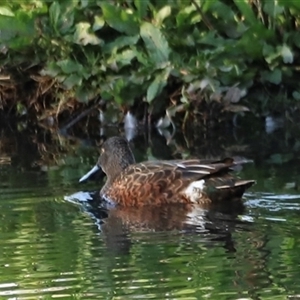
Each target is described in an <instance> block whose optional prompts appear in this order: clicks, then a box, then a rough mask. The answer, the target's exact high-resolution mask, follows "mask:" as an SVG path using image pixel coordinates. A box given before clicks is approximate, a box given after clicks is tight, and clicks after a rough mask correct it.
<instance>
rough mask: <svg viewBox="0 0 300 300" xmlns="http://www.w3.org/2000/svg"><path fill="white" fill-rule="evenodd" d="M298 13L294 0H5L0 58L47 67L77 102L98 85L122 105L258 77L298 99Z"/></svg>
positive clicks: (188, 98) (0, 13)
mask: <svg viewBox="0 0 300 300" xmlns="http://www.w3.org/2000/svg"><path fill="white" fill-rule="evenodd" d="M299 12H300V5H299V2H298V1H297V0H293V1H284V0H281V1H275V0H262V1H249V0H234V1H232V2H228V1H225V0H214V1H196V0H195V1H184V0H178V1H168V2H165V1H154V0H151V1H150V0H147V1H146V0H134V1H132V0H125V1H118V0H114V1H104V0H99V1H88V0H76V1H75V0H74V1H63V0H54V1H43V0H28V1H23V2H20V1H8V0H6V1H2V2H1V6H0V30H1V37H0V59H1V62H2V65H4V66H12V65H15V64H16V62H18V63H19V64H24V63H27V64H29V65H31V64H32V63H33V62H34V63H35V64H38V65H40V66H42V68H43V70H42V74H43V75H49V76H51V77H54V78H56V79H57V81H58V82H60V83H61V84H62V86H63V87H64V88H65V89H67V90H69V91H70V97H71V96H75V97H76V98H77V99H78V100H79V101H81V102H88V101H89V100H90V99H92V98H93V97H95V96H96V95H98V94H100V95H101V96H102V98H103V99H106V100H111V99H114V102H115V103H116V104H117V105H118V106H119V105H124V104H125V105H130V104H132V103H133V101H134V100H135V99H143V97H144V99H145V100H146V101H147V102H149V103H151V105H153V104H154V103H156V102H155V101H159V100H158V99H159V96H160V95H161V93H162V92H163V90H164V89H165V88H166V87H171V88H172V89H173V90H174V89H175V88H178V87H180V85H181V90H185V91H186V93H185V95H180V97H179V98H178V99H177V100H178V101H179V102H180V99H181V98H184V99H185V103H186V102H192V101H193V99H195V97H199V95H200V94H201V95H204V94H208V95H210V94H212V93H214V94H218V95H220V97H221V96H224V91H225V92H226V91H227V90H228V89H230V88H231V87H238V88H239V89H240V90H241V91H246V92H245V94H247V92H248V91H249V89H250V88H251V87H252V86H253V85H254V84H258V83H259V84H260V85H262V86H263V88H265V87H270V85H271V86H273V85H274V86H279V85H284V86H286V87H287V88H290V87H292V91H293V93H292V95H291V97H293V98H294V100H295V101H296V102H297V101H298V100H299V92H298V91H299V90H300V84H299V80H298V78H297V68H296V67H295V66H296V65H297V64H298V56H299V48H300V42H299V40H300V34H299V29H298V28H297V26H298V25H297V24H299V21H300V19H299V16H300V14H299ZM292 79H293V80H292ZM203 81H205V82H210V84H207V85H205V86H203ZM174 82H176V85H174ZM173 85H174V86H173ZM178 85H179V86H178ZM182 87H185V88H184V89H182ZM203 92H204V93H203ZM205 99H206V100H207V99H210V97H206V98H205ZM267 102H268V103H267V104H266V103H265V104H264V107H268V108H271V107H272V105H273V103H272V101H271V100H267ZM179 104H180V103H179ZM251 108H253V109H254V108H259V109H262V104H261V102H260V101H259V100H257V101H255V102H251Z"/></svg>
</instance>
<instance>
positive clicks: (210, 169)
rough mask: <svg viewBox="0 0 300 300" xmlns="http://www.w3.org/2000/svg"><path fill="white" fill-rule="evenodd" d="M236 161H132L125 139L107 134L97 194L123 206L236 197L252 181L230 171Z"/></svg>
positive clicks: (188, 202)
mask: <svg viewBox="0 0 300 300" xmlns="http://www.w3.org/2000/svg"><path fill="white" fill-rule="evenodd" d="M235 165H237V163H236V162H235V161H234V160H233V159H231V158H226V159H224V160H222V161H213V160H199V159H189V160H170V161H147V162H142V163H135V159H134V156H133V154H132V151H131V149H130V147H129V144H128V142H127V141H126V140H125V139H124V138H122V137H111V138H109V139H108V140H107V141H105V142H104V144H103V146H102V148H101V155H100V157H99V160H98V163H97V165H96V166H95V167H94V168H93V169H92V170H91V171H90V172H88V173H87V174H86V175H85V176H83V177H82V178H81V179H80V181H83V180H85V179H87V178H88V177H89V176H90V175H91V174H93V173H94V172H96V171H97V170H99V169H100V168H101V169H102V170H103V171H104V173H105V174H106V175H107V181H106V183H105V185H104V186H103V187H102V189H101V191H100V196H101V197H102V198H104V199H105V200H107V201H108V202H113V203H116V204H118V205H121V206H123V207H131V206H135V207H141V206H145V205H146V206H148V205H158V206H160V205H163V204H171V203H172V204H174V203H182V204H192V203H197V204H203V205H204V204H212V203H220V202H226V201H230V200H237V199H240V198H241V197H242V195H243V193H244V192H245V190H246V189H247V188H249V187H250V186H252V185H253V184H254V183H255V181H254V180H240V179H237V178H236V177H234V176H233V175H232V174H230V172H229V171H230V170H231V168H232V167H234V166H235Z"/></svg>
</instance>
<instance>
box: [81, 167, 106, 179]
mask: <svg viewBox="0 0 300 300" xmlns="http://www.w3.org/2000/svg"><path fill="white" fill-rule="evenodd" d="M100 169H101V168H100V167H99V166H97V165H96V166H94V167H93V168H92V169H91V170H90V171H89V172H87V173H86V174H85V175H83V176H82V177H81V178H80V179H79V182H82V181H85V180H87V179H88V178H89V177H90V176H91V175H92V174H94V173H96V172H98V171H99V170H100Z"/></svg>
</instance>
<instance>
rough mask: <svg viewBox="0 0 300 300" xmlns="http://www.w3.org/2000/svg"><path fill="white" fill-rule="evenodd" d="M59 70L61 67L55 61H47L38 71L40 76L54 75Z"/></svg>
mask: <svg viewBox="0 0 300 300" xmlns="http://www.w3.org/2000/svg"><path fill="white" fill-rule="evenodd" d="M60 71H61V68H60V67H59V66H58V65H57V63H56V62H49V63H48V64H47V66H46V67H45V68H44V69H43V70H42V71H41V72H40V73H41V75H42V76H47V75H48V76H50V77H56V76H57V75H58V74H59V73H60Z"/></svg>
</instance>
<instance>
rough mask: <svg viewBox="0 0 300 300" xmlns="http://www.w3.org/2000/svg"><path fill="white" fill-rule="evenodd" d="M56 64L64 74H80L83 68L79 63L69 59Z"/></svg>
mask: <svg viewBox="0 0 300 300" xmlns="http://www.w3.org/2000/svg"><path fill="white" fill-rule="evenodd" d="M56 64H57V65H58V66H59V67H60V68H61V70H62V71H63V73H65V74H71V73H75V72H77V73H80V72H81V71H82V70H83V66H82V65H81V64H80V63H78V62H76V61H73V60H71V59H64V60H61V61H58V62H57V63H56Z"/></svg>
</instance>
